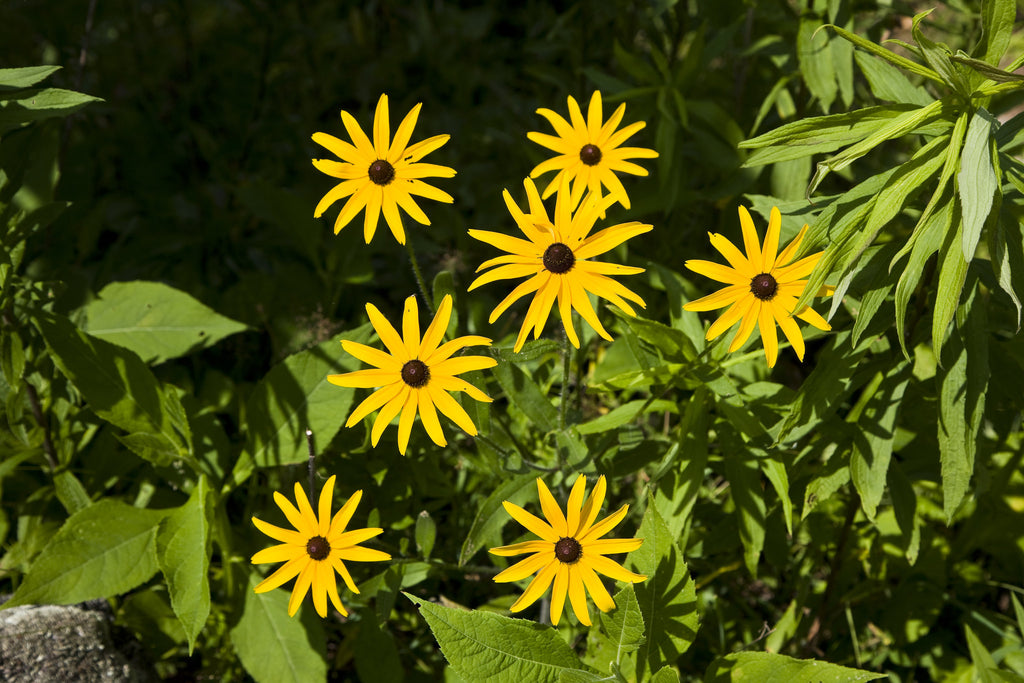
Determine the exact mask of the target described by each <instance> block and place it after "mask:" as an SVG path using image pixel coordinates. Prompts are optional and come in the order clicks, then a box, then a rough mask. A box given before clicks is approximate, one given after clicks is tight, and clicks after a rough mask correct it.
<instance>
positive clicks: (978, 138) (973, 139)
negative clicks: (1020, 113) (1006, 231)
mask: <svg viewBox="0 0 1024 683" xmlns="http://www.w3.org/2000/svg"><path fill="white" fill-rule="evenodd" d="M998 126H999V122H998V121H996V120H995V118H994V117H993V116H992V115H991V114H989V113H988V112H987V111H985V109H984V107H980V108H979V109H978V111H976V112H975V113H974V118H972V119H971V124H970V126H968V128H967V137H966V139H965V140H964V149H963V152H962V153H961V154H960V173H959V174H957V177H956V180H957V187H958V188H959V190H960V211H961V214H962V216H963V218H962V221H963V238H962V244H963V250H964V259H965V260H967V261H970V260H971V259H972V258H974V251H975V249H977V247H978V240H980V239H981V229H982V228H983V227H985V220H986V219H987V218H988V215H989V213H990V212H991V211H992V197H993V195H994V194H995V192H996V190H997V189H998V187H999V179H998V177H997V175H996V170H995V168H993V163H998V161H997V159H995V158H993V153H994V152H995V150H994V148H993V146H992V136H993V135H994V134H995V130H996V129H997V128H998Z"/></svg>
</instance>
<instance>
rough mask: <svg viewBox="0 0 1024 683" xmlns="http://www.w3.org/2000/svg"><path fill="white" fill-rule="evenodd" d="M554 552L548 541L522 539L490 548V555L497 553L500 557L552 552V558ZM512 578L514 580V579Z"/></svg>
mask: <svg viewBox="0 0 1024 683" xmlns="http://www.w3.org/2000/svg"><path fill="white" fill-rule="evenodd" d="M554 552H555V551H554V546H553V545H552V544H551V542H550V541H523V542H522V543H513V544H512V545H503V546H500V547H498V548H491V550H490V553H491V554H492V555H499V556H501V557H511V556H513V555H522V554H524V553H552V556H551V558H552V559H554V554H553V553H554ZM531 573H533V572H531ZM512 580H513V581H515V579H512Z"/></svg>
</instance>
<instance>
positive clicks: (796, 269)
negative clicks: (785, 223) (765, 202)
mask: <svg viewBox="0 0 1024 683" xmlns="http://www.w3.org/2000/svg"><path fill="white" fill-rule="evenodd" d="M781 225H782V216H781V215H780V214H779V210H778V209H777V208H775V207H772V211H771V216H770V217H769V220H768V234H767V235H765V238H764V246H763V248H762V247H761V246H760V245H758V243H757V231H756V230H754V221H753V220H752V219H751V218H750V213H749V212H748V211H747V209H746V208H745V207H742V206H741V207H740V226H741V227H742V229H743V244H744V247H745V248H746V251H747V255H746V256H744V255H743V254H742V253H740V251H739V249H737V248H736V247H735V246H733V244H732V242H730V241H729V240H728V239H726V238H725V237H723V236H722V235H719V234H716V233H709V235H710V237H711V245H712V246H713V247H714V248H715V249H717V250H718V251H719V252H720V253H721V254H722V256H724V257H725V260H726V261H728V262H729V265H728V266H723V265H721V264H718V263H713V262H711V261H693V260H691V261H687V262H686V263H685V264H684V265H685V266H686V267H687V268H689V269H690V270H692V271H693V272H695V273H699V274H701V275H704V276H707V277H709V278H711V279H712V280H717V281H719V282H724V283H726V284H728V285H729V286H728V287H725V288H723V289H720V290H718V291H717V292H715V293H714V294H711V295H708V296H706V297H703V298H701V299H697V300H696V301H691V302H690V303H688V304H686V305H685V306H683V308H684V309H686V310H687V311H712V310H715V309H717V308H723V307H725V306H729V309H728V310H727V311H726V312H725V313H724V314H722V316H721V317H720V318H718V320H716V321H715V322H714V323H712V325H711V327H709V328H708V332H707V338H708V340H711V339H714V338H715V337H717V336H719V335H720V334H722V333H723V332H725V331H726V330H727V329H729V328H730V327H732V326H733V325H734V324H736V322H738V321H742V322H740V328H739V330H737V332H736V336H734V337H733V339H732V344H730V345H729V351H735V350H736V349H738V348H740V347H741V346H743V343H744V342H746V341H747V339H748V338H749V337H750V333H751V332H752V331H753V330H754V325H755V324H757V325H758V327H760V329H761V341H762V343H763V344H764V355H765V357H766V358H767V359H768V367H770V368H771V367H775V360H776V359H777V358H778V355H779V340H778V336H777V335H776V332H775V324H776V323H778V325H779V327H781V328H782V333H783V334H785V335H786V339H788V340H789V343H790V344H792V346H793V350H794V351H796V355H797V356H798V357H799V358H800V360H803V359H804V338H803V336H801V334H800V328H799V327H798V326H797V324H796V321H795V320H793V316H796V317H797V318H800V319H801V320H803V321H804V322H808V323H810V324H811V325H814V326H815V327H817V328H818V329H819V330H831V329H832V326H831V325H829V324H828V323H827V322H826V321H825V319H824V318H822V317H821V316H820V315H818V314H817V313H816V312H815V311H814V310H813V309H812V308H809V307H807V306H805V307H803V308H802V309H800V310H799V311H795V312H794V310H793V308H794V306H795V304H796V301H797V299H798V298H800V296H801V295H802V294H803V292H804V288H805V287H806V286H807V280H806V278H807V276H808V275H810V274H811V271H812V270H814V266H816V265H817V264H818V259H820V258H821V254H822V252H820V251H819V252H818V253H817V254H811V255H810V256H807V257H805V258H802V259H800V260H799V261H797V262H796V263H790V261H792V260H793V256H794V255H795V254H796V252H797V249H799V248H800V242H801V241H802V240H803V238H804V235H805V234H806V233H807V226H806V225H805V226H804V227H803V229H802V230H801V231H800V234H799V235H797V236H796V239H794V240H793V241H792V242H790V243H789V246H787V247H786V248H785V249H784V250H783V251H782V253H781V254H778V256H776V252H777V251H778V248H779V229H780V227H781ZM834 291H835V288H834V287H822V288H821V290H820V291H819V292H818V294H817V295H818V296H831V295H832V293H833V292H834Z"/></svg>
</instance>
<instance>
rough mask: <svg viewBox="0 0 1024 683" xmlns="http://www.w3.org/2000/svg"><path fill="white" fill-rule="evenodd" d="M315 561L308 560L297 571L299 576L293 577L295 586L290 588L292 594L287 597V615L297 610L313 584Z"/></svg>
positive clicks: (292, 614) (291, 614)
mask: <svg viewBox="0 0 1024 683" xmlns="http://www.w3.org/2000/svg"><path fill="white" fill-rule="evenodd" d="M316 564H317V563H316V562H314V561H313V560H310V561H308V562H307V563H306V566H304V567H303V568H302V571H300V572H299V578H297V579H295V587H294V588H292V596H291V597H290V598H289V599H288V616H290V617H293V616H295V613H296V612H298V611H299V605H301V604H302V600H303V598H305V597H306V593H308V592H309V587H310V586H311V585H312V584H313V576H314V574H315V573H316Z"/></svg>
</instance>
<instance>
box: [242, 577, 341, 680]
mask: <svg viewBox="0 0 1024 683" xmlns="http://www.w3.org/2000/svg"><path fill="white" fill-rule="evenodd" d="M260 581H261V577H260V576H259V574H257V573H256V572H250V574H249V583H248V588H247V589H246V591H245V607H244V608H243V611H242V616H241V618H240V619H239V620H238V623H237V624H235V626H234V628H232V629H231V643H232V644H233V645H234V646H235V652H236V653H237V654H238V659H239V660H240V661H241V662H242V666H244V667H245V670H246V671H248V672H249V675H251V676H252V677H253V678H254V679H255V680H256V681H257V683H289V682H291V683H310V682H311V681H326V680H327V662H326V661H325V659H324V652H325V650H326V648H327V642H326V640H327V639H326V637H325V636H324V630H323V626H321V622H320V620H319V619H318V618H316V616H315V612H314V611H313V609H311V608H310V605H308V604H307V605H306V607H305V608H299V615H301V618H296V619H292V618H291V617H289V616H288V598H289V593H288V591H283V590H272V591H268V592H266V593H257V592H256V591H255V590H254V588H255V587H256V584H258V583H259V582H260ZM307 602H308V601H307Z"/></svg>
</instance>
